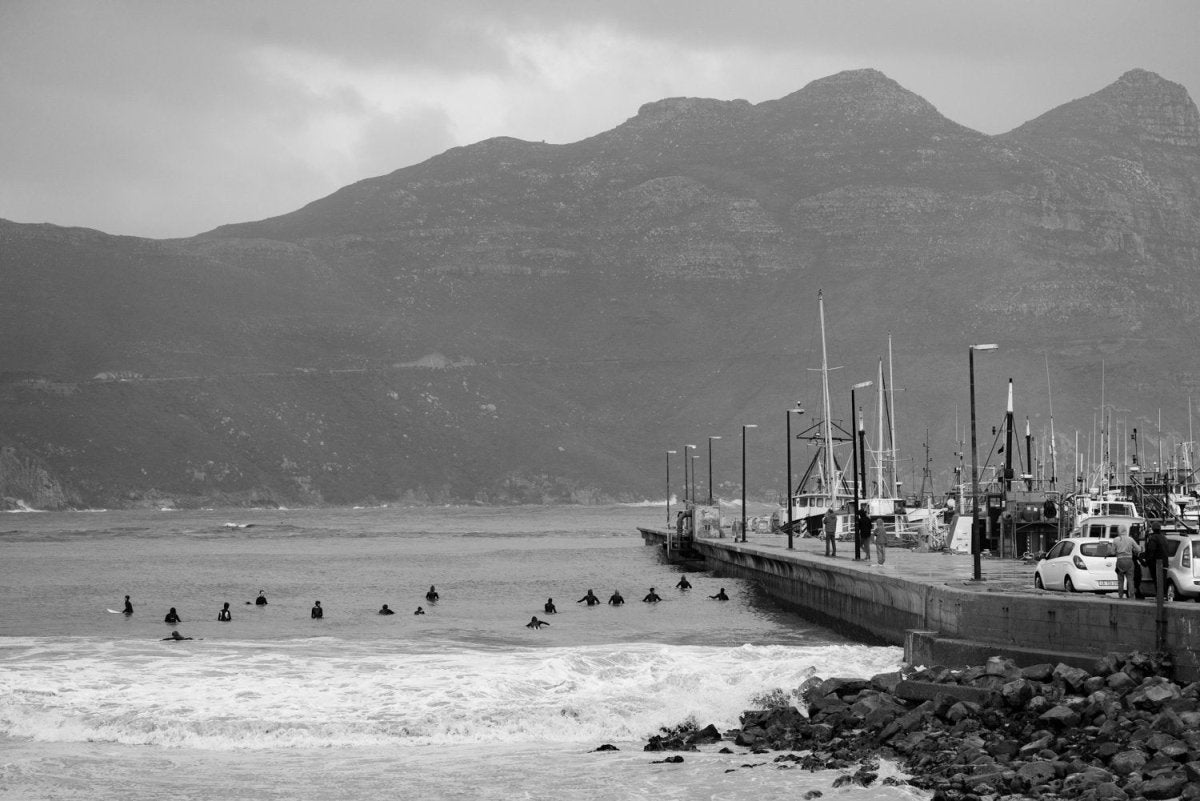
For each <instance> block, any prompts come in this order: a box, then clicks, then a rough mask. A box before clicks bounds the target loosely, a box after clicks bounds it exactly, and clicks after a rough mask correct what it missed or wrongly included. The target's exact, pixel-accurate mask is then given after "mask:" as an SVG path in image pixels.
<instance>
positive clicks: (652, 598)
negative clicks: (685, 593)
mask: <svg viewBox="0 0 1200 801" xmlns="http://www.w3.org/2000/svg"><path fill="white" fill-rule="evenodd" d="M661 600H662V598H661V597H659V594H658V593H656V592H655V591H654V590H650V593H649V594H648V595H647V596H646V597H645V598H643V599H642V601H643V602H645V603H648V604H656V603H658V602H659V601H661Z"/></svg>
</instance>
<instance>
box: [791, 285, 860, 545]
mask: <svg viewBox="0 0 1200 801" xmlns="http://www.w3.org/2000/svg"><path fill="white" fill-rule="evenodd" d="M817 308H818V312H819V317H820V323H821V419H820V420H818V421H817V422H815V423H814V424H813V425H812V426H810V427H809V428H808V429H806V430H804V431H802V432H800V433H799V434H797V435H796V439H802V440H807V441H808V442H810V443H812V444H813V445H815V446H816V451H815V452H814V454H813V457H812V460H811V461H810V462H809V465H808V469H806V470H805V471H804V474H803V475H802V476H801V478H800V481H799V482H798V483H797V484H796V486H795V487H794V488H789V490H790V491H789V493H788V497H787V498H786V499H785V501H784V506H783V508H782V509H777V510H776V511H775V512H774V513H773V514H772V515H771V529H772V530H773V531H775V532H777V533H783V534H786V533H788V525H789V520H790V521H791V526H792V532H791V533H793V534H802V535H807V536H814V537H815V536H821V534H822V531H823V529H822V518H823V516H824V515H825V513H826V512H827V511H829V510H830V509H833V510H834V512H835V513H836V514H837V529H836V535H835V536H837V537H838V538H839V539H845V538H848V537H849V538H852V537H853V536H854V534H853V532H854V526H853V518H852V516H851V514H850V510H851V508H852V507H853V505H854V503H853V501H854V496H853V495H852V494H851V492H850V490H849V488H848V487H847V485H846V476H845V470H844V469H843V467H842V465H841V464H840V463H839V462H838V460H837V457H836V454H835V453H834V450H833V447H834V443H835V442H851V443H853V442H854V437H853V435H851V434H850V433H849V432H847V431H846V430H845V429H844V428H842V427H841V426H839V425H837V424H836V423H834V422H833V419H832V408H831V404H830V399H829V357H828V350H827V348H826V343H825V299H824V295H823V293H822V292H820V291H818V292H817ZM789 480H790V476H789ZM789 504H790V515H789Z"/></svg>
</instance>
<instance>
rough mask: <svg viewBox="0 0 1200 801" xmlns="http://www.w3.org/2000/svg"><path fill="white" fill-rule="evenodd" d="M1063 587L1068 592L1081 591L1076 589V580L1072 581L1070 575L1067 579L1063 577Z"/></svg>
mask: <svg viewBox="0 0 1200 801" xmlns="http://www.w3.org/2000/svg"><path fill="white" fill-rule="evenodd" d="M1063 589H1064V590H1066V591H1067V592H1079V591H1078V590H1077V589H1075V582H1073V581H1071V577H1070V576H1067V577H1066V578H1065V579H1063Z"/></svg>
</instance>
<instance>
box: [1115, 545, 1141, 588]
mask: <svg viewBox="0 0 1200 801" xmlns="http://www.w3.org/2000/svg"><path fill="white" fill-rule="evenodd" d="M1112 547H1113V553H1114V554H1115V555H1116V557H1117V597H1118V598H1128V597H1129V590H1130V587H1129V585H1130V584H1132V583H1133V560H1134V557H1136V556H1137V555H1138V554H1139V553H1141V552H1142V546H1140V545H1138V544H1137V542H1135V541H1134V539H1133V537H1130V536H1129V533H1128V532H1126V531H1125V530H1124V529H1122V530H1121V533H1120V534H1119V535H1117V538H1116V539H1115V540H1113V541H1112ZM1133 589H1134V592H1135V594H1136V593H1138V590H1137V588H1136V587H1135V588H1133Z"/></svg>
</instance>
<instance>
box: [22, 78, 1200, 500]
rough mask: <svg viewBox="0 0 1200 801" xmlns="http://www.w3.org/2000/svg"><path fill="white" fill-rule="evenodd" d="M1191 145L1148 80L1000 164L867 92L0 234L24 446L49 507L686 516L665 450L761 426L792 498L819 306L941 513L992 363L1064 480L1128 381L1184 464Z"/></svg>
mask: <svg viewBox="0 0 1200 801" xmlns="http://www.w3.org/2000/svg"><path fill="white" fill-rule="evenodd" d="M1198 132H1200V124H1198V118H1197V112H1196V107H1195V104H1194V103H1193V102H1192V101H1191V98H1190V97H1188V96H1187V93H1186V91H1185V90H1183V88H1182V87H1180V86H1178V85H1177V84H1173V83H1171V82H1169V81H1166V80H1164V79H1162V78H1160V77H1159V76H1157V75H1154V74H1152V73H1148V72H1145V71H1142V70H1133V71H1131V72H1128V73H1126V74H1125V75H1123V76H1122V77H1121V78H1119V79H1118V80H1117V81H1116V82H1115V83H1114V84H1112V85H1110V86H1109V87H1106V88H1105V89H1102V90H1100V91H1098V92H1096V93H1095V94H1093V95H1090V96H1089V97H1086V98H1081V99H1080V100H1076V101H1072V102H1071V103H1067V104H1065V105H1063V106H1061V107H1059V108H1058V109H1054V110H1052V111H1049V112H1047V113H1046V114H1043V115H1042V116H1040V117H1038V118H1037V119H1035V120H1031V121H1030V122H1028V123H1026V124H1025V125H1022V126H1020V127H1018V128H1016V129H1014V130H1013V131H1010V132H1008V133H1006V134H1002V135H999V136H986V135H984V134H981V133H978V132H976V131H972V130H970V129H968V128H965V127H963V126H961V125H958V124H957V123H954V122H952V121H950V120H948V119H946V118H945V117H944V116H942V115H941V114H940V113H939V112H938V111H937V110H936V109H935V108H934V107H933V106H932V105H930V104H929V103H928V102H927V101H925V100H924V99H922V98H920V97H919V96H918V95H915V94H913V93H911V92H909V91H908V90H906V89H904V88H903V87H901V86H900V85H899V84H897V83H895V82H894V81H892V80H891V79H889V78H887V77H886V76H884V75H883V74H882V73H879V72H877V71H875V70H857V71H852V72H847V73H840V74H838V75H834V76H831V77H829V78H824V79H821V80H818V81H814V82H813V83H811V84H809V85H808V86H806V87H804V88H803V89H801V90H799V91H797V92H794V93H792V94H790V95H788V96H786V97H783V98H780V99H778V100H772V101H766V102H763V103H758V104H750V103H748V102H746V101H740V100H734V101H721V100H709V99H700V98H668V99H664V100H660V101H655V102H652V103H647V104H645V105H643V106H642V107H641V108H640V109H639V110H638V112H637V114H636V115H635V116H633V117H631V118H630V119H629V120H627V121H626V122H624V123H622V124H621V125H618V126H617V127H615V128H613V129H612V130H610V131H606V132H603V133H599V134H597V135H595V136H593V137H590V138H588V139H584V140H581V141H579V142H574V143H570V144H564V145H550V144H544V143H533V142H522V141H519V140H515V139H507V138H500V139H491V140H486V141H484V142H480V143H478V144H475V145H471V146H467V147H458V148H453V149H451V150H449V151H447V152H445V153H443V154H441V155H439V156H436V157H434V158H431V159H429V160H427V161H425V162H422V163H420V164H416V165H412V166H410V167H405V168H403V169H399V170H396V171H395V172H392V173H390V174H388V175H384V176H380V177H377V178H370V179H366V180H363V181H359V182H357V183H355V184H352V185H350V186H347V187H345V188H343V189H341V190H339V191H337V192H335V193H333V194H332V195H329V196H328V197H325V198H322V199H319V200H316V201H314V202H312V203H310V204H308V205H306V206H305V207H303V208H302V209H299V210H297V211H295V212H293V213H291V214H287V215H282V216H280V217H275V218H271V219H267V220H262V221H258V222H248V223H238V224H232V225H227V226H222V227H220V228H217V229H215V230H213V231H210V232H208V233H206V234H203V235H200V236H197V237H193V238H190V239H180V240H158V241H156V240H144V239H138V238H134V237H115V236H109V235H107V234H102V233H100V232H95V231H86V230H82V229H64V228H58V227H55V226H47V225H19V224H15V223H7V222H0V275H3V276H4V279H5V284H6V292H5V293H3V297H0V333H2V334H3V335H4V337H5V341H6V343H9V347H8V348H6V349H5V350H4V352H3V354H0V406H2V407H3V410H4V411H3V419H4V420H5V424H4V425H3V426H0V446H4V447H6V448H9V449H11V454H12V459H15V460H17V461H15V462H12V463H13V464H17V463H19V464H22V465H26V466H29V465H33V466H34V467H35V468H36V469H37V470H41V471H44V475H45V476H46V477H47V479H48V480H49V481H51V482H57V485H58V486H59V487H60V488H61V491H60V492H57V494H55V495H54V497H55V498H58V499H59V500H55V501H51V502H49V503H48V505H55V504H58V505H91V506H117V505H121V504H155V505H171V504H181V505H182V504H196V503H210V502H212V501H213V499H217V500H218V501H219V502H225V503H254V504H269V503H287V504H292V505H295V504H299V503H360V502H393V501H402V500H408V501H412V502H420V501H436V502H445V501H454V500H460V501H479V502H528V501H537V502H541V501H563V500H566V501H581V500H583V501H591V500H602V499H614V498H618V499H640V498H645V497H660V496H661V495H662V492H663V489H664V487H663V486H662V482H663V478H662V472H663V467H662V453H663V450H664V449H679V448H681V447H682V445H681V443H683V442H685V441H689V442H690V441H694V440H695V439H698V438H703V437H704V436H707V435H708V434H721V433H724V434H726V435H727V436H726V437H725V439H728V440H732V439H735V436H734V435H733V434H731V432H733V431H734V430H736V429H737V427H738V426H739V425H740V424H741V423H742V422H747V421H759V422H760V424H761V428H760V432H759V433H760V434H761V437H762V438H761V440H760V442H759V443H758V445H757V446H756V447H757V449H758V450H757V451H756V452H757V453H761V456H759V457H758V458H756V459H755V462H756V465H755V466H752V467H751V469H750V470H749V479H748V484H750V486H751V487H753V488H755V489H757V495H758V496H759V497H771V496H772V495H773V493H774V492H777V491H781V490H782V484H783V480H782V476H779V477H775V476H774V474H775V473H777V472H779V470H778V469H776V467H775V466H776V465H778V464H780V463H781V462H782V451H783V447H784V441H783V436H782V432H781V431H774V428H776V427H777V428H780V429H782V421H776V422H778V423H779V425H778V426H775V425H770V426H769V425H767V423H768V422H769V421H774V420H775V419H776V418H777V417H778V416H779V415H780V414H782V412H781V411H780V410H781V409H783V408H785V407H787V406H789V405H791V403H793V402H794V400H795V399H797V398H800V399H805V400H806V402H807V403H808V404H809V405H810V406H813V405H815V404H816V403H817V401H818V399H819V397H820V389H819V385H817V384H816V380H817V379H816V376H815V374H814V373H813V372H812V371H811V368H813V367H816V366H818V365H819V363H820V359H819V353H818V352H817V348H818V347H819V331H818V330H817V327H816V314H815V312H816V293H817V290H818V289H821V290H824V294H825V298H826V303H827V309H828V313H829V320H828V329H829V330H828V339H829V342H830V343H831V346H830V350H831V360H835V363H836V364H837V366H839V367H843V368H844V369H842V370H839V371H837V375H836V376H835V378H834V379H833V381H834V383H839V384H846V385H847V386H848V385H849V384H850V383H854V380H858V377H859V376H862V377H865V378H872V377H874V375H875V372H876V360H877V358H878V356H879V355H880V353H881V352H882V351H883V350H884V349H885V348H886V339H887V335H888V333H889V332H890V333H891V335H892V337H893V340H894V341H895V343H896V356H897V369H898V383H900V382H901V381H902V382H903V383H902V384H901V386H900V387H898V389H902V390H903V393H902V394H901V393H898V395H897V401H896V407H897V413H898V417H899V419H898V421H897V422H898V426H899V434H900V442H901V443H902V446H903V445H904V444H907V447H908V448H915V446H916V445H917V443H918V442H919V441H920V440H921V439H922V438H923V437H922V435H923V434H924V432H925V431H926V430H928V431H929V432H930V433H929V437H930V440H931V443H932V447H933V458H934V460H935V465H934V469H935V471H939V472H940V473H941V474H942V476H943V477H942V480H940V481H939V486H938V488H937V490H938V491H939V492H940V491H944V489H945V483H946V481H945V475H946V474H947V473H948V472H949V469H950V467H951V465H952V464H953V460H954V458H955V457H954V456H953V454H954V453H955V452H956V451H958V450H961V447H960V446H958V445H957V444H956V442H955V440H956V439H957V438H958V437H961V425H959V426H956V425H955V424H954V416H955V410H956V409H957V410H958V411H959V413H960V414H959V416H960V417H964V416H965V412H963V409H964V408H965V406H964V405H965V401H966V397H965V394H966V393H965V389H964V386H963V385H964V382H965V376H964V373H965V365H964V364H963V362H964V361H965V358H964V354H963V351H964V350H965V347H966V345H967V344H970V342H973V341H992V340H1001V341H1002V343H1003V345H1004V347H1003V349H1002V350H1001V351H999V352H997V354H992V356H994V357H995V358H992V357H991V356H990V357H989V362H988V365H987V367H986V369H987V370H988V371H989V372H990V371H996V372H995V374H994V375H992V376H991V380H992V381H996V382H999V381H1001V379H1002V378H1005V379H1006V378H1007V377H1008V376H1010V375H1011V376H1014V377H1016V379H1017V381H1018V388H1019V390H1020V389H1023V388H1028V390H1029V391H1028V394H1027V395H1026V401H1025V403H1026V404H1027V407H1028V410H1029V413H1030V414H1031V416H1032V417H1033V419H1034V420H1035V423H1036V422H1037V421H1038V420H1039V419H1040V420H1041V422H1042V423H1043V425H1044V423H1045V422H1046V418H1047V413H1048V409H1047V408H1046V405H1047V404H1046V399H1047V387H1046V372H1047V370H1046V364H1045V363H1046V362H1049V364H1050V365H1051V366H1052V367H1053V377H1052V389H1053V394H1054V406H1055V411H1056V415H1057V416H1058V420H1059V421H1060V425H1063V423H1062V422H1061V421H1063V420H1064V419H1066V420H1070V421H1071V422H1070V423H1069V424H1067V427H1066V428H1060V429H1059V439H1060V441H1059V442H1058V443H1057V444H1058V448H1059V451H1060V452H1061V453H1066V451H1067V450H1068V449H1071V450H1073V439H1071V440H1070V441H1068V438H1069V437H1073V435H1064V434H1063V433H1062V432H1063V431H1064V430H1066V431H1072V430H1073V429H1079V430H1083V431H1085V436H1086V431H1087V428H1088V425H1089V424H1090V421H1091V418H1092V415H1093V410H1094V408H1095V407H1096V406H1097V405H1098V404H1099V400H1098V395H1099V383H1100V373H1101V364H1102V363H1103V365H1104V366H1103V371H1104V373H1105V376H1106V380H1107V381H1109V382H1111V383H1110V384H1109V385H1108V388H1107V393H1108V397H1109V399H1110V401H1111V402H1112V403H1115V404H1117V405H1119V406H1120V407H1121V408H1123V409H1126V410H1129V411H1127V412H1126V414H1127V415H1132V416H1134V419H1135V422H1136V421H1139V420H1140V421H1141V424H1142V429H1143V431H1146V430H1150V429H1152V428H1153V426H1152V425H1149V422H1150V420H1151V418H1152V417H1153V416H1154V412H1155V410H1156V409H1158V408H1161V409H1163V410H1164V416H1165V419H1166V421H1167V423H1166V425H1165V426H1164V428H1166V429H1167V431H1168V434H1170V433H1171V432H1174V434H1175V435H1177V436H1175V439H1176V440H1178V439H1182V438H1184V437H1183V436H1182V435H1183V434H1185V433H1186V431H1187V420H1186V416H1185V414H1186V403H1187V398H1188V393H1189V392H1190V390H1191V389H1192V387H1193V386H1195V384H1196V383H1197V381H1196V376H1197V372H1196V367H1195V364H1194V361H1195V360H1194V358H1192V356H1191V352H1192V350H1193V349H1194V344H1193V343H1194V335H1193V333H1192V332H1193V331H1194V330H1195V325H1196V323H1197V322H1198V313H1200V312H1198V309H1200V290H1197V289H1195V288H1194V287H1195V285H1196V282H1195V280H1194V277H1195V274H1196V271H1197V268H1198V267H1200V233H1198V232H1200V225H1197V223H1198V222H1200V134H1198ZM981 366H982V365H981ZM851 376H853V377H854V380H847V378H848V377H851ZM1000 391H1001V390H999V389H996V393H997V395H998V394H999V393H1000ZM842 392H843V390H841V389H837V388H835V394H838V395H841V394H842ZM984 397H985V398H986V397H987V396H986V395H984ZM995 402H996V403H999V402H1002V398H1001V399H1000V400H996V401H995ZM845 403H848V398H847V399H845V401H839V405H845ZM848 411H849V410H848V409H847V410H846V412H848ZM1064 412H1066V413H1067V416H1066V417H1065V418H1064V417H1063V413H1064ZM1001 413H1002V410H1001ZM836 415H837V416H842V417H848V414H846V413H845V412H837V413H836ZM985 419H986V418H985ZM989 422H990V420H989ZM1131 425H1133V424H1131ZM956 428H957V429H958V430H959V431H960V433H959V434H958V435H957V437H956V435H955V433H954V432H955V429H956ZM1045 436H1046V434H1044V433H1043V434H1042V437H1043V438H1044V437H1045ZM1081 450H1082V448H1081ZM733 452H734V448H733V446H732V445H730V446H729V447H728V451H727V452H726V453H724V454H719V455H718V467H717V470H718V472H720V473H721V474H723V475H724V476H726V478H724V479H720V478H717V479H715V480H714V483H716V484H717V485H718V489H722V488H723V489H724V490H726V491H729V492H731V493H732V492H733V491H734V489H735V487H736V485H737V484H738V483H739V481H738V480H740V472H739V470H738V468H739V465H737V464H736V459H735V457H734V455H733ZM801 458H803V454H802V456H801ZM908 460H909V461H908V463H909V467H910V471H909V472H908V474H907V475H905V480H906V484H907V486H908V487H910V488H912V489H916V487H915V486H913V485H914V483H915V482H914V479H913V477H912V474H911V468H912V465H913V464H915V456H914V454H911V453H910V454H909V456H908ZM1063 461H1064V462H1065V461H1066V458H1065V457H1064V459H1063ZM1164 461H1165V457H1164ZM5 464H9V462H0V495H4V496H9V497H12V498H21V499H23V500H28V498H27V490H26V489H24V487H25V486H26V484H23V483H19V482H17V481H16V480H15V479H13V478H12V476H14V475H16V472H14V470H10V469H7V468H3V467H2V465H5ZM681 467H682V465H681V464H677V465H676V468H675V469H673V471H672V472H673V475H675V476H676V477H677V476H678V475H679V474H681V472H682V471H681V470H680V469H679V468H681ZM22 469H24V470H26V472H25V473H24V474H23V475H29V473H28V469H27V468H22ZM735 476H736V479H735V478H734V477H735ZM678 491H679V490H678V488H677V489H676V492H678ZM718 494H719V493H718ZM754 494H755V492H754V491H753V490H752V495H754Z"/></svg>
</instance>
